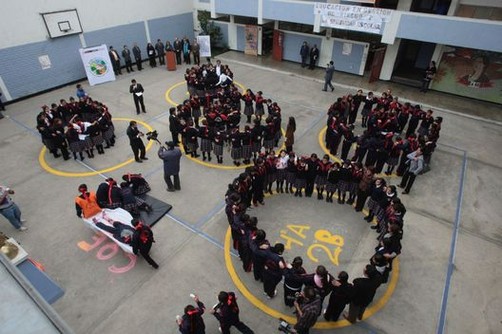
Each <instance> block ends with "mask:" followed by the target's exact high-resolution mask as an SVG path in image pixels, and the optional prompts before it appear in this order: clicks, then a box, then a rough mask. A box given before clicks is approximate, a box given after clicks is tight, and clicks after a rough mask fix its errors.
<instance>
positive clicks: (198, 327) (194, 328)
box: [176, 295, 206, 334]
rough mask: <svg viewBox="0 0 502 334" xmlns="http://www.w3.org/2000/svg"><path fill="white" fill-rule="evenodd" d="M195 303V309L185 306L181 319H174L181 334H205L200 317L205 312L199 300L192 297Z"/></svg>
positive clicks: (191, 306) (204, 326)
mask: <svg viewBox="0 0 502 334" xmlns="http://www.w3.org/2000/svg"><path fill="white" fill-rule="evenodd" d="M193 299H194V301H195V302H196V303H197V307H195V306H193V305H187V306H186V307H185V310H184V314H183V316H182V317H179V316H178V317H179V318H177V319H176V322H177V323H178V327H179V330H180V333H181V334H205V333H206V325H205V324H204V320H203V319H202V315H203V314H204V311H205V310H206V307H205V306H204V303H202V302H201V301H200V300H199V296H197V295H195V296H194V297H193Z"/></svg>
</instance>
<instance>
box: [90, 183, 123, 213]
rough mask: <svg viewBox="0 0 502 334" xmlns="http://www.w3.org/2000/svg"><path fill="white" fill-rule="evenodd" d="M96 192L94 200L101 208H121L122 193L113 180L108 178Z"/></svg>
mask: <svg viewBox="0 0 502 334" xmlns="http://www.w3.org/2000/svg"><path fill="white" fill-rule="evenodd" d="M105 181H106V182H102V183H101V184H100V185H99V186H98V189H97V190H96V199H97V201H98V204H99V206H100V207H101V208H108V209H116V208H120V207H121V206H122V193H121V191H120V188H119V187H118V186H117V182H115V180H114V179H112V178H108V179H106V180H105Z"/></svg>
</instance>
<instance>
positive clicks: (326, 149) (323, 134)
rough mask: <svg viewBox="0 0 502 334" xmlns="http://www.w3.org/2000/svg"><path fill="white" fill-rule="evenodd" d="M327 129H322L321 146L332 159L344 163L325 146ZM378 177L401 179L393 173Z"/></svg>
mask: <svg viewBox="0 0 502 334" xmlns="http://www.w3.org/2000/svg"><path fill="white" fill-rule="evenodd" d="M326 129H327V128H326V127H324V128H322V129H321V131H320V132H319V138H318V139H319V146H321V149H322V150H323V151H324V153H326V154H328V155H329V156H330V158H331V159H333V160H334V161H336V162H339V163H343V161H342V159H340V158H338V157H337V156H334V155H332V154H331V153H330V152H329V150H328V148H327V147H326V145H325V144H324V137H325V136H326ZM376 176H378V177H382V178H383V177H399V176H397V174H396V173H393V174H391V175H385V174H384V173H380V174H377V175H376Z"/></svg>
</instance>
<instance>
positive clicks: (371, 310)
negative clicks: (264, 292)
mask: <svg viewBox="0 0 502 334" xmlns="http://www.w3.org/2000/svg"><path fill="white" fill-rule="evenodd" d="M231 238H232V234H231V230H230V227H229V228H228V229H227V233H226V234H225V244H224V256H225V266H226V267H227V271H228V274H229V275H230V278H231V279H232V281H233V282H234V284H235V286H236V287H237V289H239V291H240V292H241V293H242V295H243V296H244V297H245V298H246V299H247V300H249V302H250V303H251V304H253V305H254V306H255V307H256V308H258V309H259V310H261V311H262V312H264V313H266V314H268V315H269V316H271V317H274V318H277V319H279V318H282V319H284V320H286V321H287V322H289V323H296V318H295V317H292V316H291V315H288V314H285V313H282V312H280V311H277V310H276V309H273V308H272V307H270V306H269V305H267V304H265V303H264V302H263V301H261V300H260V299H259V298H257V297H256V296H255V295H254V294H253V293H252V292H251V291H249V289H248V288H247V287H246V285H245V284H244V283H243V282H242V281H241V279H240V277H239V275H238V274H237V272H236V270H235V267H234V264H233V262H232V257H231V255H230V245H231V243H232V242H231ZM398 278H399V257H397V258H395V260H394V262H393V263H392V274H391V276H390V279H389V282H388V283H387V289H386V290H385V292H384V294H383V295H382V297H380V298H379V299H378V300H377V301H376V302H374V303H372V304H371V306H370V307H368V308H367V309H366V311H365V312H364V315H363V320H365V319H367V318H369V317H371V316H372V315H374V314H375V313H376V312H378V311H380V310H381V309H382V308H383V307H384V306H385V304H387V302H388V301H389V300H390V298H391V296H392V294H393V293H394V290H395V289H396V286H397V281H398ZM350 325H351V323H350V322H349V321H347V320H345V319H341V320H338V321H329V322H328V321H318V322H316V324H315V325H314V327H313V328H317V329H334V328H341V327H346V326H350Z"/></svg>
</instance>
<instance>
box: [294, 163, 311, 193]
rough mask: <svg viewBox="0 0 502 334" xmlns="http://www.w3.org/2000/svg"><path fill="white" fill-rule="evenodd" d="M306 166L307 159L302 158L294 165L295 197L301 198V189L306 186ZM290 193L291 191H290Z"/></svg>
mask: <svg viewBox="0 0 502 334" xmlns="http://www.w3.org/2000/svg"><path fill="white" fill-rule="evenodd" d="M308 168H309V166H308V164H307V158H305V157H302V158H301V159H300V161H299V162H298V163H297V164H296V174H295V187H296V192H295V197H302V192H303V189H304V188H305V187H306V186H307V174H308ZM290 191H291V192H292V189H290Z"/></svg>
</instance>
